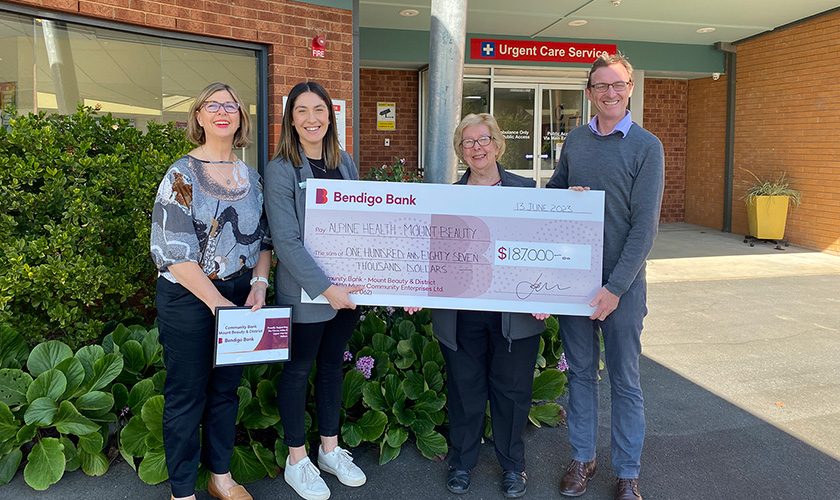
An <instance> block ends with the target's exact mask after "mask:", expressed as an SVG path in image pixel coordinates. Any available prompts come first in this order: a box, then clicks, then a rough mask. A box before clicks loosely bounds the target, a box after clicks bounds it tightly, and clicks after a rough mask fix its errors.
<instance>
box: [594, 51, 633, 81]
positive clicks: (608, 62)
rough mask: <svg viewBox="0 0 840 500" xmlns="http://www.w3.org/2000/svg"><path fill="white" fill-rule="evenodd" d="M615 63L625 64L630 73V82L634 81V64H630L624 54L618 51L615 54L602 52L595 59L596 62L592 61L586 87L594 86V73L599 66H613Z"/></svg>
mask: <svg viewBox="0 0 840 500" xmlns="http://www.w3.org/2000/svg"><path fill="white" fill-rule="evenodd" d="M613 64H621V65H622V66H624V69H626V70H627V74H628V75H630V82H631V83H632V82H633V66H632V65H631V64H630V61H628V60H627V58H626V57H624V54H622V53H621V52H617V53H615V54H601V55H600V56H598V59H595V62H594V63H592V68H591V69H590V70H589V79H588V80H587V81H586V87H587V88H588V87H591V86H592V73H595V71H596V70H598V69H599V68H606V67H607V66H612V65H613Z"/></svg>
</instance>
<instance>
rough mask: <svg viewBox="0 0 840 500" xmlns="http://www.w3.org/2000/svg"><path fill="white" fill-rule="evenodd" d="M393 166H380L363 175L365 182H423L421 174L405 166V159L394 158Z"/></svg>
mask: <svg viewBox="0 0 840 500" xmlns="http://www.w3.org/2000/svg"><path fill="white" fill-rule="evenodd" d="M394 160H396V161H395V162H394V164H393V165H382V166H381V167H374V168H372V169H370V171H369V172H368V173H367V174H365V175H364V177H363V179H362V180H365V181H385V182H423V173H422V172H419V171H417V170H409V168H408V167H406V165H405V158H400V157H399V156H395V157H394Z"/></svg>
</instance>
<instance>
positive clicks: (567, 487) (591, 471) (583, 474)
mask: <svg viewBox="0 0 840 500" xmlns="http://www.w3.org/2000/svg"><path fill="white" fill-rule="evenodd" d="M593 477H595V460H593V461H591V462H578V461H577V460H572V462H571V463H570V464H569V468H568V469H566V473H565V474H563V477H562V478H561V479H560V494H561V495H566V496H567V497H579V496H581V495H583V494H584V493H586V483H587V482H588V481H589V480H590V479H592V478H593Z"/></svg>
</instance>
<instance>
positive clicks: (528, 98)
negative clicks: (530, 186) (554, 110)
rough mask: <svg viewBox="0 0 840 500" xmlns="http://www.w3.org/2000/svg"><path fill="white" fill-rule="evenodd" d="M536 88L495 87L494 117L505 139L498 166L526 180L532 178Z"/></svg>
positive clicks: (517, 86)
mask: <svg viewBox="0 0 840 500" xmlns="http://www.w3.org/2000/svg"><path fill="white" fill-rule="evenodd" d="M538 95H539V94H538V93H537V85H509V84H496V85H495V88H494V89H493V116H494V117H495V118H496V121H497V122H498V123H499V128H500V129H501V130H502V135H503V136H504V137H505V145H506V148H505V154H504V155H502V157H501V158H500V159H499V163H501V164H502V166H503V167H504V168H505V169H507V170H512V171H514V172H516V173H518V174H520V175H524V176H526V177H533V176H534V164H535V163H534V144H535V141H534V137H535V135H536V131H537V130H539V129H538V128H537V122H538V120H539V119H538V117H537V115H536V113H535V110H536V109H537V107H536V106H537V97H538Z"/></svg>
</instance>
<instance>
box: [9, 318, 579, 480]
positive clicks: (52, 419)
mask: <svg viewBox="0 0 840 500" xmlns="http://www.w3.org/2000/svg"><path fill="white" fill-rule="evenodd" d="M363 311H364V319H363V320H362V321H361V322H360V323H359V324H358V326H357V329H356V331H354V332H353V337H352V338H351V340H350V342H349V349H350V350H349V351H348V352H347V353H345V360H346V364H345V374H344V386H343V391H342V399H343V410H342V418H341V424H342V425H341V439H342V446H345V447H347V448H353V447H356V446H359V445H361V444H365V443H367V444H369V445H373V446H376V447H378V448H379V463H380V464H385V463H387V462H389V461H391V460H393V459H394V458H396V457H397V456H399V454H400V451H401V450H402V447H403V446H405V445H406V444H408V445H409V446H412V445H413V446H416V447H417V448H418V450H419V451H420V452H421V453H422V454H423V456H425V457H427V458H429V459H432V460H438V459H442V458H443V457H444V456H445V454H446V452H447V451H448V446H447V444H446V439H445V438H444V437H443V434H442V432H443V431H444V429H445V428H446V427H447V425H448V419H447V414H446V395H447V389H446V376H445V373H444V370H443V356H442V354H441V351H440V346H439V345H438V342H437V340H435V338H434V337H433V336H432V332H431V317H430V313H429V311H428V310H422V311H420V312H418V313H416V314H414V315H413V316H409V315H407V314H405V313H404V312H403V311H398V310H395V309H393V308H386V307H366V308H363ZM546 324H547V328H546V330H545V331H544V332H543V333H542V336H541V339H540V351H539V355H538V357H537V364H536V366H535V368H534V377H535V378H534V392H533V404H532V407H531V411H530V415H529V418H530V421H531V422H532V423H533V424H534V425H536V426H541V425H550V426H555V425H558V424H560V423H561V422H562V421H563V415H564V413H563V409H562V408H560V406H559V405H557V403H555V402H554V400H555V399H557V398H558V397H559V396H560V394H561V393H562V392H563V390H564V388H565V384H566V377H565V374H564V373H563V372H562V371H560V370H559V369H557V368H556V367H563V365H564V363H563V353H562V347H561V345H560V339H559V336H558V325H557V320H556V319H555V318H553V317H552V318H549V319H548V320H547V322H546ZM111 326H113V325H111ZM161 356H162V347H161V345H160V343H159V342H158V331H157V328H156V327H155V326H152V327H149V328H144V327H142V326H137V325H132V326H124V325H122V324H120V325H116V327H115V328H114V329H113V331H112V332H111V333H109V334H107V335H106V336H105V337H104V338H103V340H102V342H101V345H90V346H86V347H82V348H80V349H78V350H77V351H76V353H75V354H73V352H72V351H71V349H70V348H69V347H68V346H67V345H66V344H64V343H62V342H59V341H55V340H52V341H48V342H44V343H41V344H38V345H37V346H36V347H35V348H34V349H32V352H31V353H30V351H29V349H28V347H27V346H26V343H25V342H24V341H23V339H22V337H21V336H20V335H19V334H18V333H17V332H15V331H14V330H13V329H11V328H8V327H0V485H3V484H6V483H8V482H9V481H10V480H11V478H12V477H13V476H14V474H15V472H16V471H17V469H18V467H19V466H20V464H22V463H25V468H24V480H25V481H26V482H27V483H28V484H29V485H30V486H32V487H33V488H35V489H46V488H48V487H49V486H50V485H51V484H54V483H55V482H57V481H58V480H59V479H61V477H62V476H63V474H64V472H65V471H71V470H75V469H78V468H80V467H81V469H82V470H83V471H84V472H85V473H87V474H89V475H100V474H104V473H105V472H106V471H107V470H108V467H109V464H110V462H111V460H112V458H113V457H114V456H115V454H116V451H117V450H118V451H119V454H120V455H122V457H123V458H124V459H125V460H126V462H127V463H128V464H129V465H130V466H131V467H132V468H133V469H134V470H135V471H137V473H138V475H139V477H140V478H141V479H142V480H143V481H145V482H147V483H149V484H157V483H160V482H162V481H165V480H166V479H168V472H167V469H166V460H165V454H164V449H163V403H164V400H163V395H162V393H163V384H164V380H165V378H166V371H165V369H164V365H163V361H162V359H161ZM282 369H283V365H282V363H274V364H262V365H249V366H246V367H245V370H244V373H243V376H242V380H241V382H240V387H239V389H238V391H237V392H238V395H239V412H238V414H237V432H236V443H235V446H234V451H233V455H232V457H231V473H232V474H233V477H234V478H235V479H236V480H237V481H239V482H241V483H248V482H252V481H257V480H259V479H262V478H264V477H266V476H268V477H276V476H277V475H278V474H279V473H280V470H281V468H282V467H283V466H284V465H285V462H286V457H287V456H288V453H289V449H288V447H286V445H284V444H283V425H282V422H281V419H280V414H279V412H278V411H277V385H278V381H279V378H280V374H281V372H282ZM309 394H310V397H309V399H308V400H309V405H308V407H307V409H306V417H305V422H306V426H305V428H306V432H307V440H308V442H317V440H318V429H317V425H315V422H316V421H317V415H316V413H315V398H314V397H313V394H314V385H313V384H312V380H310V387H309ZM485 429H486V432H485V434H486V436H487V437H488V438H490V437H492V436H491V433H490V429H491V427H490V425H489V415H488V416H487V422H486V426H485ZM114 437H116V439H113V438H114ZM209 474H210V473H209V471H208V470H207V469H206V468H205V467H204V466H200V467H199V474H198V477H197V479H196V489H201V490H203V489H205V488H206V486H207V480H208V478H209Z"/></svg>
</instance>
